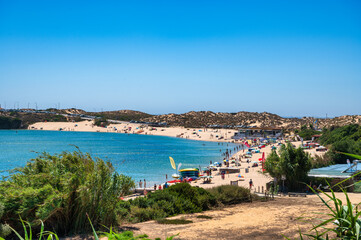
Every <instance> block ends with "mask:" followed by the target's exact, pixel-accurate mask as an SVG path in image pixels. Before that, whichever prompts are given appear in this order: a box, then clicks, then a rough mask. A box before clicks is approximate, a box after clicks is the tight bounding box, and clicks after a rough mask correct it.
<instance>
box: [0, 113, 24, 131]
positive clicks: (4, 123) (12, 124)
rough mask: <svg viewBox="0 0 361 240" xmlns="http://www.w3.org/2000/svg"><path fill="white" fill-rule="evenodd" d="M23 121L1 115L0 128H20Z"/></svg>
mask: <svg viewBox="0 0 361 240" xmlns="http://www.w3.org/2000/svg"><path fill="white" fill-rule="evenodd" d="M21 123H22V121H21V120H20V119H18V118H11V117H3V116H0V129H18V128H20V127H21Z"/></svg>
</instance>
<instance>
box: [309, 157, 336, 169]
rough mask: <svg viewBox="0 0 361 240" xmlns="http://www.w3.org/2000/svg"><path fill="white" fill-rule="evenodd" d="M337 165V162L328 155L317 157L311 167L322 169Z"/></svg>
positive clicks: (312, 161)
mask: <svg viewBox="0 0 361 240" xmlns="http://www.w3.org/2000/svg"><path fill="white" fill-rule="evenodd" d="M333 164H335V162H334V161H333V160H332V158H331V157H330V156H329V155H328V154H324V155H321V156H320V155H315V156H314V157H313V158H312V159H311V165H312V168H321V167H327V166H330V165H333Z"/></svg>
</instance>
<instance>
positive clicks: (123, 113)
mask: <svg viewBox="0 0 361 240" xmlns="http://www.w3.org/2000/svg"><path fill="white" fill-rule="evenodd" d="M32 110H34V109H32ZM34 111H35V110H34ZM47 111H48V112H53V113H57V114H58V115H56V114H50V113H44V112H39V111H38V112H32V113H29V112H16V111H13V112H0V116H5V117H12V118H18V119H20V120H21V126H22V127H23V128H26V127H27V126H28V125H29V124H32V123H35V122H42V121H48V122H59V121H80V120H81V119H82V118H81V117H84V116H91V117H99V118H102V119H111V120H119V121H137V122H152V123H167V125H168V126H183V127H189V128H195V127H207V126H213V127H217V126H218V127H230V128H232V127H237V126H238V127H239V126H254V127H278V128H283V129H291V130H293V129H300V128H301V127H302V126H304V125H305V126H309V125H312V124H314V122H315V121H316V120H317V127H318V128H319V129H322V128H330V127H331V126H345V125H349V124H358V125H361V116H360V115H353V116H349V115H347V116H341V117H335V118H328V119H323V118H312V117H303V118H284V117H281V116H278V115H276V114H272V113H267V112H262V113H258V112H244V111H241V112H236V113H223V112H211V111H199V112H195V111H191V112H187V113H182V114H175V113H170V114H162V115H151V114H148V113H144V112H139V111H132V110H119V111H104V112H86V111H84V110H81V109H75V108H71V109H60V110H58V109H47ZM61 114H72V115H68V116H63V115H61Z"/></svg>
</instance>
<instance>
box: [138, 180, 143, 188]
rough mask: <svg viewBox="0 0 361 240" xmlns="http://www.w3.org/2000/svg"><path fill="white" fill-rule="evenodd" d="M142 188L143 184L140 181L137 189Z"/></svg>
mask: <svg viewBox="0 0 361 240" xmlns="http://www.w3.org/2000/svg"><path fill="white" fill-rule="evenodd" d="M142 187H143V182H142V180H140V181H139V188H142Z"/></svg>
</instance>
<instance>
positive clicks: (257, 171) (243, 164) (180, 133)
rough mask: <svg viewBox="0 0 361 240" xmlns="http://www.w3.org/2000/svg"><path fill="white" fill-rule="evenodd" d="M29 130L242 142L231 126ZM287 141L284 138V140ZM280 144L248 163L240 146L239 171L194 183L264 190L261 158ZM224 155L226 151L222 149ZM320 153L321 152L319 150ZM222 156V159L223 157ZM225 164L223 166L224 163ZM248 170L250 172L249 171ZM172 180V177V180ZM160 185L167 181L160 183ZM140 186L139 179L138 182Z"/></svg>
mask: <svg viewBox="0 0 361 240" xmlns="http://www.w3.org/2000/svg"><path fill="white" fill-rule="evenodd" d="M28 129H29V130H37V131H59V130H61V131H74V132H110V133H123V134H138V135H149V136H166V137H173V138H183V139H187V140H196V141H207V142H218V143H233V144H239V145H241V144H242V142H241V141H235V140H234V139H231V137H232V136H233V135H234V133H235V132H236V130H231V129H207V128H184V127H149V126H144V125H142V124H138V123H130V122H124V123H119V124H109V125H108V126H107V127H98V126H95V125H94V124H93V121H89V120H85V121H81V122H38V123H34V124H32V125H30V126H29V127H28ZM281 142H284V141H281ZM293 144H294V145H295V146H296V147H298V146H300V144H301V142H293ZM273 146H276V147H277V149H278V146H277V143H275V144H268V145H266V146H265V148H262V149H260V153H254V154H252V157H251V158H249V163H247V160H246V158H245V157H244V154H245V152H246V151H247V149H248V148H246V149H245V150H243V149H239V150H238V151H236V152H233V150H234V148H233V149H232V154H230V158H229V159H230V160H232V159H239V163H240V166H235V164H230V165H229V166H230V167H234V168H237V169H239V171H240V172H239V173H229V174H226V175H225V178H224V179H222V178H221V175H220V174H219V173H220V171H214V174H212V175H213V176H212V177H213V178H212V181H211V183H206V184H205V183H203V180H201V179H198V180H197V181H194V182H191V183H190V184H191V185H192V186H198V187H202V188H211V187H215V186H220V185H229V184H231V181H237V184H238V185H239V186H242V187H246V188H249V181H250V179H252V181H253V186H254V188H253V191H256V192H262V189H266V184H267V183H268V182H269V181H272V180H273V179H272V178H271V177H269V175H268V174H264V173H262V164H260V162H259V159H260V158H261V157H262V154H263V153H264V154H265V158H267V156H268V155H269V154H270V153H271V151H272V147H273ZM306 152H309V153H310V154H311V155H315V154H316V152H315V151H312V150H306ZM222 154H223V152H222ZM317 154H319V153H317ZM223 157H224V156H221V157H220V161H219V162H221V161H222V158H223ZM252 162H257V163H258V166H257V167H252V165H253V163H252ZM222 167H223V166H222ZM246 169H248V172H247V173H246ZM238 175H241V176H244V178H239V177H238ZM169 180H171V179H169ZM159 184H162V185H163V184H164V182H162V183H158V184H157V185H159ZM136 186H137V182H136Z"/></svg>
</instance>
